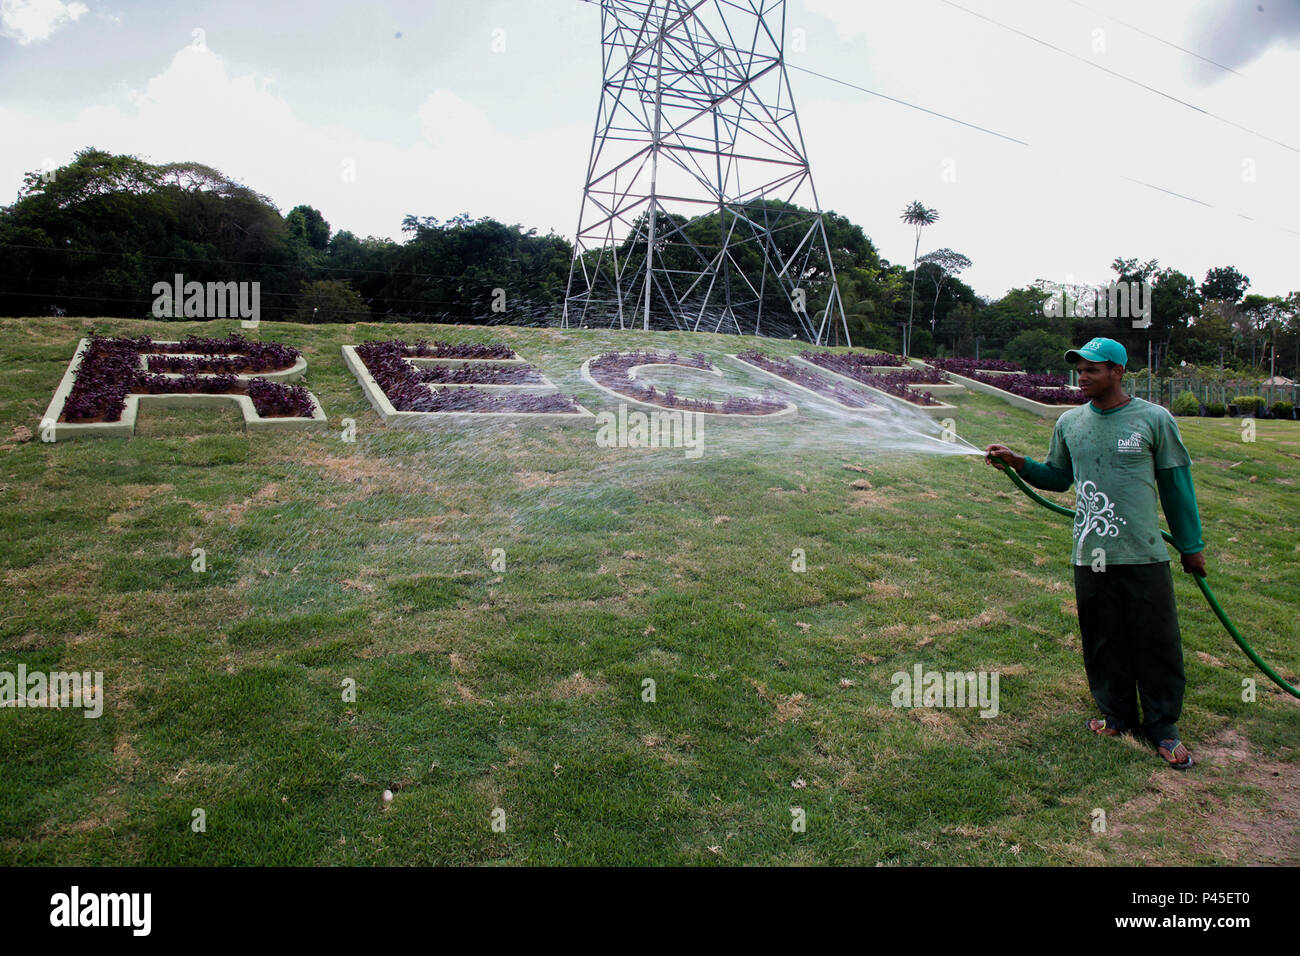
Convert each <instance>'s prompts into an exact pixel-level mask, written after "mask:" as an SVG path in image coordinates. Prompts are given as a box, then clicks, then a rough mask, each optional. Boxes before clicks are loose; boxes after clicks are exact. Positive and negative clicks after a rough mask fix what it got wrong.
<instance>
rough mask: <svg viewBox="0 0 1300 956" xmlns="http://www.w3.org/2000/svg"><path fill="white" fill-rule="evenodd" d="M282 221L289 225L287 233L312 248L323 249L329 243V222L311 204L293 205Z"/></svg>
mask: <svg viewBox="0 0 1300 956" xmlns="http://www.w3.org/2000/svg"><path fill="white" fill-rule="evenodd" d="M284 222H285V225H286V226H288V227H289V235H291V236H293V237H294V238H295V239H298V240H299V241H301V242H303V243H305V244H306V245H307V246H309V247H310V248H312V249H324V248H325V247H326V246H328V245H329V244H330V224H329V223H328V222H326V221H325V217H324V216H322V215H321V214H320V212H319V210H316V209H313V208H312V207H311V206H294V207H293V209H291V210H289V215H287V216H285V217H284Z"/></svg>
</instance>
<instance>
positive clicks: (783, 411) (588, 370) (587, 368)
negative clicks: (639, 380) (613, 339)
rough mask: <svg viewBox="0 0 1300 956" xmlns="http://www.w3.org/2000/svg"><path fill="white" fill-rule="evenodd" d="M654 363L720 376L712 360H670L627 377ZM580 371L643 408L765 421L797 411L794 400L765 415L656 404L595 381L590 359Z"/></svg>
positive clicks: (590, 381) (609, 392)
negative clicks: (678, 362)
mask: <svg viewBox="0 0 1300 956" xmlns="http://www.w3.org/2000/svg"><path fill="white" fill-rule="evenodd" d="M604 354H605V353H603V352H602V353H601V355H604ZM619 354H620V355H626V354H627V353H626V352H620V353H619ZM593 357H594V358H599V357H600V356H599V355H597V356H593ZM654 365H663V366H666V367H668V368H686V369H692V370H694V371H696V372H709V373H710V374H713V375H717V376H718V377H719V378H721V377H722V369H720V368H718V367H717V366H716V365H714V364H713V363H712V362H710V363H709V367H708V368H707V369H705V368H700V367H699V366H697V365H674V364H673V363H672V362H646V363H645V364H644V365H633V366H632V367H631V368H629V369H628V370H627V375H628V378H636V372H637V370H638V369H643V368H650V367H651V366H654ZM581 372H582V377H583V379H584V380H585V381H586V382H587V384H588V385H593V386H595V387H596V388H598V389H600V390H601V391H602V392H604V393H605V394H606V395H612V396H614V398H617V399H618V400H619V401H620V402H631V403H632V404H633V405H642V406H644V407H645V408H657V409H659V410H660V411H666V412H690V413H691V414H695V415H711V416H713V417H714V418H737V419H742V420H743V419H751V420H753V421H767V420H769V419H773V418H784V417H785V416H787V415H797V414H798V413H799V406H798V405H796V404H795V403H794V402H786V403H785V407H784V408H782V409H781V410H779V411H775V412H768V413H767V414H766V415H754V414H750V413H749V412H706V411H702V410H700V409H698V408H672V407H670V406H668V405H656V404H655V403H654V402H643V401H642V400H641V399H639V398H633V397H632V396H631V395H624V394H623V393H622V392H616V391H614V390H613V389H612V388H609V387H608V386H605V385H602V384H600V382H598V381H596V379H595V377H594V376H592V374H591V359H587V361H585V362H583V363H582V369H581ZM715 404H716V403H715Z"/></svg>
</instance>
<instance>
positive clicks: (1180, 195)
mask: <svg viewBox="0 0 1300 956" xmlns="http://www.w3.org/2000/svg"><path fill="white" fill-rule="evenodd" d="M941 2H947V0H941ZM1085 62H1086V61H1085ZM790 69H793V70H801V71H802V72H804V73H810V74H812V75H813V76H817V77H820V78H821V79H824V80H829V81H830V82H832V83H839V84H840V85H841V86H848V87H851V88H852V89H855V90H860V91H862V92H864V93H870V94H872V95H873V96H879V97H882V98H883V99H886V100H889V101H891V102H894V103H899V104H901V105H903V106H908V107H911V108H912V109H919V110H920V111H921V112H923V113H929V114H931V115H933V116H939V117H942V118H943V119H947V120H951V121H952V122H954V123H960V124H961V125H962V126H969V127H971V128H972V129H978V130H981V131H982V132H985V133H989V134H991V135H993V136H997V137H999V138H1001V139H1005V140H1009V141H1010V142H1013V143H1016V144H1018V145H1020V146H1027V147H1029V148H1031V149H1033V148H1035V147H1034V144H1033V143H1027V142H1025V141H1024V140H1019V139H1015V138H1014V137H1011V136H1006V135H1004V134H1002V133H998V132H996V131H994V130H989V129H985V128H984V127H982V126H977V125H976V124H974V123H967V122H965V121H964V120H959V119H957V118H955V117H951V116H947V115H945V114H943V113H936V112H935V111H933V110H927V109H925V108H924V107H919V106H913V104H911V103H907V102H905V101H903V100H899V99H895V98H894V97H892V96H885V95H884V94H883V93H877V92H876V91H874V90H869V89H867V88H866V87H865V86H859V85H858V84H856V83H850V82H848V81H847V80H841V79H837V78H836V77H833V76H827V75H826V74H824V73H817V72H815V71H814V70H808V69H805V68H804V67H801V66H790ZM1284 145H1285V144H1284ZM1288 148H1289V147H1288ZM1114 175H1115V176H1116V178H1118V179H1123V180H1125V181H1127V182H1130V183H1135V184H1137V185H1139V186H1144V187H1146V188H1147V189H1151V190H1154V191H1156V192H1160V193H1164V194H1165V195H1168V196H1175V197H1177V198H1179V199H1184V200H1186V201H1187V202H1191V203H1195V204H1196V205H1198V206H1204V207H1205V208H1207V209H1219V207H1218V206H1216V205H1215V204H1214V203H1212V202H1206V201H1205V200H1203V199H1197V198H1196V197H1195V196H1188V195H1186V194H1185V193H1180V192H1176V191H1175V190H1172V189H1167V188H1165V187H1163V186H1157V185H1156V184H1154V183H1148V182H1144V181H1143V180H1140V179H1134V178H1132V177H1131V176H1123V175H1120V174H1118V173H1116V174H1114ZM1222 211H1224V212H1227V211H1228V210H1222ZM1236 215H1237V216H1238V217H1239V218H1241V219H1245V220H1247V221H1249V222H1259V223H1261V224H1262V225H1267V226H1272V227H1273V228H1274V229H1279V230H1281V231H1282V232H1287V233H1290V234H1291V235H1294V236H1300V230H1296V229H1291V228H1289V227H1287V226H1283V225H1280V224H1278V223H1274V222H1269V221H1268V220H1259V219H1255V218H1254V217H1253V216H1246V215H1243V214H1242V213H1236Z"/></svg>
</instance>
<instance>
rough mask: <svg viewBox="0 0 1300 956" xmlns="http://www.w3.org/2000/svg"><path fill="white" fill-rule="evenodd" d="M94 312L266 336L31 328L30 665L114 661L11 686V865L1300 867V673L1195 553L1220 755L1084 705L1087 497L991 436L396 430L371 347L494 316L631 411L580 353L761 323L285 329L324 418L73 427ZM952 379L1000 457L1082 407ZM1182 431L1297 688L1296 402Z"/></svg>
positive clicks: (0, 832)
mask: <svg viewBox="0 0 1300 956" xmlns="http://www.w3.org/2000/svg"><path fill="white" fill-rule="evenodd" d="M92 325H93V326H94V327H95V328H97V329H99V330H101V331H108V332H112V333H115V334H130V335H139V334H143V333H148V334H151V335H153V336H154V337H156V338H175V337H178V336H179V335H180V334H184V333H188V332H196V333H200V334H225V332H227V331H229V330H230V328H231V327H232V326H233V325H235V323H231V322H224V323H223V322H214V323H162V322H134V321H128V320H107V319H106V320H89V319H76V318H60V319H43V318H42V319H22V320H18V319H4V320H0V330H2V331H3V336H2V337H0V450H2V451H3V455H2V456H0V501H2V502H3V507H2V508H0V521H2V522H3V533H2V534H0V568H2V569H3V574H4V588H3V591H0V671H14V670H15V669H16V668H17V667H18V665H19V664H25V665H26V667H27V669H28V670H29V671H34V670H42V671H50V670H78V671H87V670H89V671H102V672H103V674H104V681H105V690H106V702H105V708H104V713H103V716H102V717H101V718H99V719H97V720H88V719H85V718H84V717H83V716H82V715H81V713H80V712H79V711H73V710H62V711H56V710H37V709H21V710H20V709H11V708H5V709H0V864H432V863H448V864H478V863H499V864H530V865H531V864H578V863H583V864H695V863H702V864H787V863H810V864H861V865H871V864H875V863H885V864H909V865H910V864H1010V865H1016V864H1049V865H1080V864H1130V865H1131V864H1143V863H1158V864H1215V863H1227V862H1235V863H1243V862H1266V863H1292V864H1295V863H1300V790H1298V789H1297V783H1296V780H1297V777H1298V775H1297V769H1298V768H1297V761H1298V760H1300V706H1297V705H1298V704H1300V702H1297V701H1295V700H1293V699H1291V698H1289V697H1287V696H1285V695H1283V694H1281V693H1280V692H1275V689H1274V688H1273V686H1272V685H1271V684H1270V683H1269V682H1268V680H1267V679H1266V678H1265V677H1264V676H1263V675H1262V674H1259V673H1258V672H1256V671H1255V669H1254V668H1253V666H1252V665H1251V664H1250V663H1249V662H1248V661H1247V660H1246V658H1245V657H1244V655H1242V654H1241V653H1240V652H1239V651H1238V650H1237V648H1236V647H1235V646H1234V645H1233V644H1232V642H1231V640H1230V639H1229V638H1228V637H1227V635H1226V634H1225V633H1223V631H1222V629H1221V628H1220V626H1219V625H1218V623H1217V621H1215V619H1214V617H1213V616H1212V614H1211V612H1210V611H1209V609H1208V607H1207V606H1206V605H1205V604H1204V602H1203V600H1202V599H1201V597H1200V595H1199V592H1198V591H1197V590H1196V588H1195V586H1194V585H1193V584H1191V583H1190V582H1189V581H1187V580H1184V576H1183V575H1182V574H1181V572H1179V573H1176V574H1175V578H1176V587H1177V590H1178V596H1179V601H1180V614H1181V621H1182V627H1183V638H1184V646H1185V655H1186V667H1187V675H1188V693H1187V699H1186V705H1185V708H1184V714H1183V720H1182V723H1181V728H1182V732H1183V737H1184V739H1185V740H1186V741H1187V742H1188V744H1189V746H1191V747H1192V749H1193V750H1194V751H1195V752H1196V753H1197V755H1198V757H1200V758H1201V764H1200V765H1199V766H1198V767H1196V768H1195V769H1193V770H1192V771H1190V772H1188V773H1186V774H1178V773H1176V772H1174V771H1170V770H1167V769H1165V768H1164V767H1163V765H1162V761H1160V760H1159V758H1157V757H1156V756H1155V754H1154V752H1153V751H1150V750H1148V749H1146V748H1145V747H1143V746H1140V745H1138V744H1136V743H1131V742H1125V741H1117V740H1103V739H1100V738H1095V737H1092V736H1091V735H1087V734H1085V733H1084V732H1083V730H1082V724H1083V721H1084V719H1085V718H1086V717H1088V716H1092V715H1093V705H1092V702H1091V699H1090V697H1089V695H1088V691H1087V685H1086V682H1085V678H1084V673H1083V666H1082V662H1081V659H1080V650H1079V638H1078V632H1077V622H1076V620H1075V616H1074V606H1073V605H1074V602H1073V588H1072V584H1071V577H1070V569H1069V566H1068V561H1069V550H1070V541H1069V525H1068V521H1067V520H1066V519H1063V518H1060V517H1058V516H1055V515H1052V514H1049V513H1048V512H1047V511H1046V510H1044V509H1041V508H1039V507H1038V506H1036V505H1034V504H1033V503H1032V502H1029V501H1028V500H1027V499H1025V498H1023V496H1021V495H1020V493H1019V492H1017V491H1016V490H1015V489H1014V488H1013V487H1012V486H1011V484H1010V482H1009V481H1007V479H1006V478H1005V477H1003V476H1001V475H999V474H997V473H996V472H995V471H993V470H992V469H991V468H988V467H987V466H986V465H985V464H984V463H983V462H982V461H981V460H980V459H979V458H977V457H961V456H947V455H921V454H915V453H903V452H895V453H887V454H881V453H877V452H875V451H873V449H872V448H871V446H870V445H869V444H864V443H862V442H861V441H860V440H859V441H856V442H853V441H846V440H845V439H844V437H843V434H842V431H841V429H839V428H838V427H837V423H836V422H835V421H834V420H833V419H831V418H822V417H818V416H817V415H815V414H801V415H800V416H799V417H798V418H796V419H794V420H793V421H790V422H786V423H780V422H760V423H741V422H726V423H715V422H713V421H710V422H709V423H708V425H707V431H706V433H705V436H704V442H705V444H704V452H703V455H702V457H700V458H699V459H698V460H688V459H687V458H686V457H685V456H684V455H683V454H682V452H681V451H680V450H670V449H655V450H648V449H619V448H610V449H605V448H600V447H597V445H596V442H595V434H596V425H595V422H594V421H593V420H591V419H587V420H585V421H582V422H566V423H559V422H551V423H537V422H535V421H533V422H528V423H526V424H509V425H505V426H501V425H489V424H487V423H485V422H470V423H461V424H448V425H445V426H443V427H439V428H438V429H436V430H431V431H427V432H402V431H393V430H387V429H385V428H384V427H383V426H382V425H381V424H380V422H379V419H378V417H377V416H376V415H375V414H374V413H373V411H372V410H371V409H370V407H369V405H368V404H367V403H366V401H365V399H364V397H363V395H362V392H361V390H360V388H359V387H358V385H357V384H356V382H355V381H354V379H353V378H352V376H351V375H350V374H349V373H348V371H347V369H346V368H345V367H344V364H343V360H342V357H341V356H340V354H339V348H340V346H341V345H344V344H350V343H357V342H359V341H362V340H365V339H375V338H388V337H403V338H408V339H414V338H417V337H420V336H424V337H430V338H434V337H436V338H445V339H451V340H454V341H502V342H506V343H508V344H510V345H512V346H514V347H515V348H516V349H517V350H519V351H520V352H521V354H522V355H523V357H525V358H527V359H529V360H531V361H533V362H534V363H535V364H537V365H539V366H540V367H541V368H542V371H543V372H544V373H545V374H546V375H547V376H548V377H549V378H550V379H551V380H553V381H555V382H556V383H558V384H559V385H560V386H561V388H562V389H563V390H564V391H565V392H572V393H575V394H577V395H578V396H579V397H580V399H581V401H582V403H583V404H584V405H585V406H586V407H588V408H590V409H591V410H593V411H601V410H607V409H612V408H613V407H614V404H615V403H614V402H613V400H612V399H610V398H609V396H607V395H605V394H604V393H602V392H600V391H599V390H597V389H594V388H592V387H590V386H589V385H587V384H586V383H585V382H583V381H582V380H581V377H580V376H579V371H578V370H579V366H580V365H581V363H582V361H583V360H584V359H585V358H588V357H590V356H591V355H593V354H596V353H598V352H600V351H602V350H604V349H606V348H609V347H620V348H633V347H647V346H659V347H665V346H667V347H675V348H678V349H680V350H681V351H683V352H686V351H690V352H694V351H704V352H707V353H709V354H710V355H711V356H713V357H715V360H716V361H718V364H719V365H720V366H723V367H725V368H726V369H727V370H728V375H729V376H732V375H734V376H737V377H738V378H744V375H743V374H742V373H741V372H740V371H739V370H738V369H737V368H736V366H735V365H734V363H730V362H727V361H726V360H723V359H721V358H719V357H720V356H721V355H722V354H723V353H724V352H734V351H736V349H737V346H738V344H739V343H738V340H737V339H736V338H734V337H724V336H709V335H699V336H687V335H684V334H671V333H640V332H627V333H610V332H568V333H561V332H559V331H556V330H532V329H513V328H492V329H484V328H470V327H440V326H407V325H402V326H397V325H394V326H379V325H362V326H322V327H313V326H303V325H292V324H278V323H276V324H271V323H263V325H262V328H261V329H260V330H259V332H258V333H257V335H258V336H259V337H261V338H264V339H274V340H278V341H283V342H287V343H289V344H292V345H294V346H296V347H298V348H300V349H301V350H302V351H303V353H304V355H305V356H306V358H307V359H308V362H309V370H308V373H307V377H306V379H305V384H306V385H307V386H308V387H309V388H310V389H311V390H312V391H313V392H314V393H315V395H316V396H317V397H318V398H319V399H320V401H321V402H322V404H323V405H324V408H325V411H326V413H327V414H328V415H329V419H330V426H331V427H330V430H329V431H328V432H322V433H316V434H285V435H274V434H246V433H245V432H243V430H242V429H241V427H240V424H239V418H238V414H237V412H235V411H233V410H232V411H222V412H219V413H209V412H202V411H197V410H175V411H172V412H169V413H163V412H151V411H145V412H144V413H142V415H141V419H140V424H139V427H138V430H137V435H136V437H135V438H133V439H130V440H122V439H98V440H94V439H88V440H76V441H70V442H61V443H58V444H44V443H42V442H41V441H39V437H37V438H32V437H31V435H30V432H34V431H36V429H37V423H38V422H39V420H40V417H41V415H42V414H43V413H44V411H45V408H46V405H47V404H48V403H49V400H50V397H51V395H52V394H53V391H54V388H55V386H56V385H57V383H58V381H59V379H60V377H61V376H62V374H63V372H64V370H65V368H66V365H67V363H68V360H69V358H70V357H71V355H72V352H73V349H74V347H75V344H76V341H77V339H78V338H79V337H80V336H82V335H84V334H86V332H87V330H88V329H89V328H90V327H91V326H92ZM764 344H765V345H766V346H767V347H769V348H770V349H772V350H774V351H780V352H783V353H787V354H791V353H795V352H797V351H798V346H797V344H796V343H793V342H770V343H764ZM755 376H756V377H755V381H756V382H759V381H762V379H761V377H757V374H756V373H755ZM682 387H683V389H684V388H685V387H686V385H685V384H683V386H682ZM944 400H945V401H951V402H953V403H954V404H956V405H957V406H958V407H959V413H958V416H957V421H958V429H959V431H960V433H961V434H962V436H963V437H965V438H967V439H969V440H970V441H972V442H973V443H975V444H976V445H980V446H983V445H984V444H987V443H988V442H990V441H994V440H1000V441H1004V442H1006V443H1007V444H1010V445H1011V446H1012V447H1014V448H1018V449H1020V450H1023V451H1026V452H1028V453H1030V454H1034V455H1036V456H1038V457H1040V458H1041V457H1042V455H1043V453H1044V452H1045V450H1046V446H1047V439H1048V436H1049V435H1050V432H1051V423H1050V422H1047V421H1044V420H1041V419H1039V418H1037V417H1035V416H1033V415H1031V414H1029V413H1027V412H1021V411H1018V410H1016V409H1014V408H1012V407H1010V406H1009V405H1006V404H1005V403H1003V402H1001V401H999V400H997V399H995V398H992V397H989V396H983V395H973V394H972V395H965V396H958V397H955V398H949V397H947V396H945V397H944ZM795 401H799V398H798V397H797V396H796V397H795ZM344 417H351V418H354V419H355V420H356V441H355V442H354V443H346V442H344V441H343V440H342V439H341V434H342V425H341V424H340V423H341V420H342V419H343V418H344ZM1180 426H1181V428H1182V432H1183V436H1184V439H1185V441H1186V443H1187V445H1188V447H1189V448H1190V450H1191V452H1192V455H1193V459H1194V462H1195V464H1194V467H1193V475H1194V477H1195V480H1196V485H1197V491H1198V495H1199V498H1200V503H1201V509H1202V516H1203V520H1204V523H1205V534H1206V540H1207V542H1208V552H1207V554H1208V557H1209V565H1210V581H1211V584H1212V586H1213V587H1214V588H1215V590H1216V591H1217V593H1218V595H1219V597H1220V598H1221V599H1222V601H1223V602H1224V604H1225V606H1226V607H1227V609H1228V611H1229V613H1230V614H1231V615H1232V616H1233V617H1234V619H1235V620H1236V621H1237V623H1238V625H1239V627H1240V628H1241V629H1242V631H1243V633H1245V635H1246V636H1247V638H1248V639H1249V640H1251V641H1252V642H1254V644H1255V646H1256V648H1257V650H1259V652H1260V653H1261V654H1262V655H1263V656H1264V658H1265V659H1266V660H1268V661H1270V662H1271V663H1272V664H1273V665H1274V666H1275V667H1276V668H1278V669H1279V671H1281V672H1282V673H1283V674H1284V675H1286V676H1288V677H1289V678H1290V679H1291V680H1293V681H1294V680H1295V679H1296V674H1297V670H1298V669H1300V636H1298V635H1297V624H1296V613H1297V612H1296V608H1297V603H1300V602H1298V600H1297V599H1298V598H1300V543H1298V542H1300V538H1298V537H1297V526H1298V525H1300V505H1298V504H1297V501H1296V493H1297V490H1298V488H1297V476H1298V475H1300V468H1297V462H1300V423H1287V422H1273V421H1261V422H1259V423H1258V431H1257V441H1255V442H1254V443H1253V444H1249V443H1245V442H1243V441H1242V431H1241V428H1240V423H1239V422H1235V421H1232V420H1223V419H1220V420H1210V419H1206V420H1186V419H1184V420H1180ZM1062 500H1066V499H1064V497H1063V496H1062ZM195 548H202V549H204V551H205V552H206V562H207V570H206V571H205V572H203V573H194V572H193V571H192V570H191V560H192V558H191V552H192V550H193V549H195ZM494 549H502V550H503V551H504V552H505V568H504V570H502V571H499V572H498V571H496V570H494V569H493V568H492V567H491V566H490V563H491V561H492V556H493V553H494ZM795 549H803V551H804V552H805V554H806V567H807V570H806V571H805V572H803V573H797V572H795V571H794V570H792V552H794V550H795ZM917 663H920V664H922V665H923V666H924V669H926V670H939V671H970V670H974V671H997V672H999V674H1000V691H1001V700H1000V712H999V713H998V715H997V716H996V717H994V718H991V719H984V718H981V717H980V716H979V713H978V711H976V710H974V709H947V710H943V709H930V710H925V709H904V708H897V709H896V708H894V707H892V706H891V704H890V694H891V691H892V690H893V684H892V683H891V680H890V677H891V675H892V674H894V673H895V672H897V671H907V672H910V671H911V669H912V667H913V665H914V664H917ZM1244 678H1256V679H1257V681H1258V699H1257V700H1255V701H1252V702H1246V701H1243V700H1242V680H1243V679H1244ZM646 679H650V680H653V681H654V691H655V693H654V697H655V700H654V702H647V701H645V700H643V688H644V687H645V684H644V681H645V680H646ZM351 682H355V687H356V699H355V701H349V700H345V699H344V696H345V695H344V690H345V687H346V686H351ZM385 789H390V790H392V791H393V792H394V794H395V798H394V800H393V801H392V803H391V804H388V805H387V806H385V805H384V803H383V802H382V800H381V794H382V792H383V791H384V790H385ZM792 808H802V810H803V812H804V814H805V817H806V830H805V831H804V832H794V830H793V829H792V825H791V824H792V819H793V815H792ZM1097 808H1100V809H1101V810H1104V812H1105V818H1106V828H1105V832H1100V833H1099V832H1094V829H1093V820H1094V810H1095V809H1097ZM196 809H201V810H202V811H203V813H204V817H205V820H206V832H199V833H196V832H194V830H193V828H192V826H191V822H192V820H193V819H194V811H195V810H196ZM498 811H500V812H498ZM494 813H495V817H494ZM494 819H495V820H497V821H498V822H500V821H502V820H504V829H501V827H500V826H498V827H497V828H495V829H494V827H493V821H494Z"/></svg>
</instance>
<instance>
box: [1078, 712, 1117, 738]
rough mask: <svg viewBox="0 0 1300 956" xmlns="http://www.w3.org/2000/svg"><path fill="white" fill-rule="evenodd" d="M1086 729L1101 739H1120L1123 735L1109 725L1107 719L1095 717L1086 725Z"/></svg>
mask: <svg viewBox="0 0 1300 956" xmlns="http://www.w3.org/2000/svg"><path fill="white" fill-rule="evenodd" d="M1084 727H1086V728H1087V729H1088V730H1090V731H1092V732H1093V733H1094V734H1096V735H1097V736H1099V737H1118V736H1119V735H1120V734H1121V733H1122V731H1119V730H1116V729H1115V728H1114V727H1111V726H1110V725H1109V724H1107V723H1106V718H1105V717H1094V718H1092V719H1091V720H1089V721H1088V722H1087V723H1086V724H1084Z"/></svg>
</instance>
